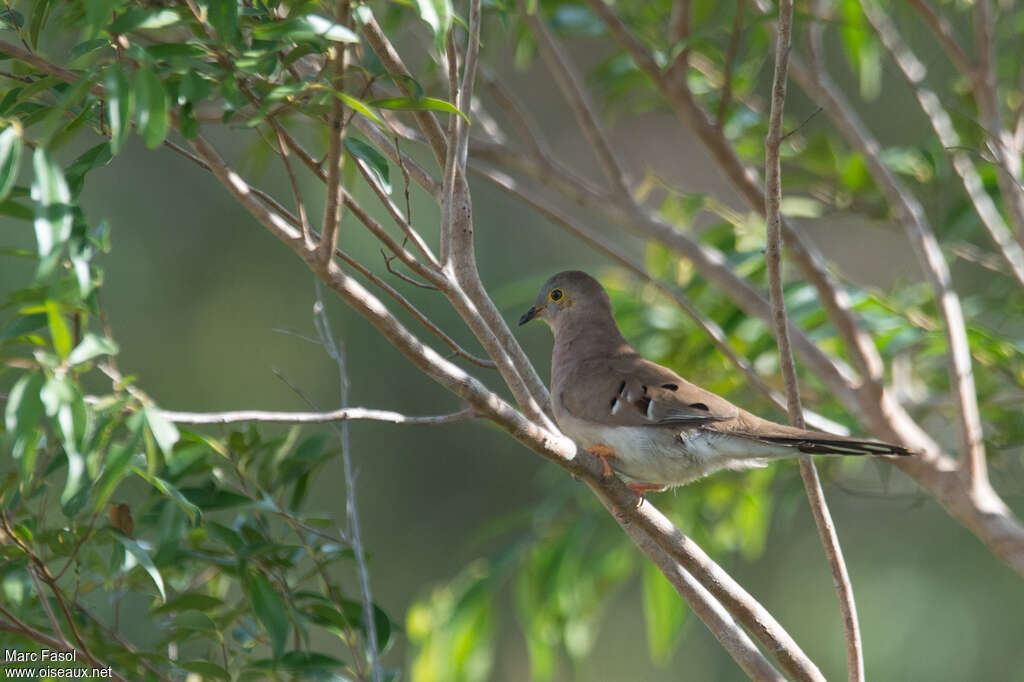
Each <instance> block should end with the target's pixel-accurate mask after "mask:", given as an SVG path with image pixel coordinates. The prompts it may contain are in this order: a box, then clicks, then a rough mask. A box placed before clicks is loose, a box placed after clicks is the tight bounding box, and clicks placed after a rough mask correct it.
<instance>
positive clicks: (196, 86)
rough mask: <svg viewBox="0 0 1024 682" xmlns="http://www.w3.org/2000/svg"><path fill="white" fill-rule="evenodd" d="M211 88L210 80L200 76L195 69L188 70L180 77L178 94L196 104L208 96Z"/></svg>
mask: <svg viewBox="0 0 1024 682" xmlns="http://www.w3.org/2000/svg"><path fill="white" fill-rule="evenodd" d="M212 90H213V88H212V87H211V86H210V81H208V80H206V79H205V78H203V77H202V76H200V75H199V73H198V72H196V71H189V72H188V73H186V74H185V76H184V78H182V79H181V86H180V87H179V88H178V94H180V95H181V96H182V97H184V98H185V100H186V101H188V102H192V103H193V104H197V103H199V102H202V101H203V100H204V99H206V98H207V97H209V96H210V92H212Z"/></svg>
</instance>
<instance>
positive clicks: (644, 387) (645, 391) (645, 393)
mask: <svg viewBox="0 0 1024 682" xmlns="http://www.w3.org/2000/svg"><path fill="white" fill-rule="evenodd" d="M640 388H642V389H644V395H647V387H646V386H641V387H640Z"/></svg>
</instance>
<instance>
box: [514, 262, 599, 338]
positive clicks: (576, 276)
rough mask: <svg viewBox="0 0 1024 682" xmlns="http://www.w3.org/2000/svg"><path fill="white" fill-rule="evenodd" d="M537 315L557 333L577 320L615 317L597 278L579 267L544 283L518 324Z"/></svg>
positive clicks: (522, 323)
mask: <svg viewBox="0 0 1024 682" xmlns="http://www.w3.org/2000/svg"><path fill="white" fill-rule="evenodd" d="M535 318H540V319H542V320H544V321H545V322H547V323H548V326H550V327H551V329H552V331H553V332H555V334H557V333H558V331H559V330H560V329H563V328H565V327H566V326H568V325H570V324H573V323H574V322H575V321H583V320H604V319H609V320H610V319H612V302H611V299H610V298H608V294H607V293H606V292H605V290H604V287H602V286H601V284H600V283H599V282H598V281H597V280H596V279H594V278H593V277H591V276H590V275H588V274H587V273H585V272H582V271H580V270H566V271H565V272H560V273H558V274H557V275H555V276H554V277H552V278H551V279H549V280H548V281H547V282H545V283H544V286H542V287H541V288H540V292H539V293H538V294H537V298H536V300H535V301H534V302H533V305H532V306H531V307H530V309H529V310H527V311H526V312H525V313H524V314H523V316H522V317H520V318H519V324H520V325H524V324H526V323H527V322H529V321H530V320H533V319H535Z"/></svg>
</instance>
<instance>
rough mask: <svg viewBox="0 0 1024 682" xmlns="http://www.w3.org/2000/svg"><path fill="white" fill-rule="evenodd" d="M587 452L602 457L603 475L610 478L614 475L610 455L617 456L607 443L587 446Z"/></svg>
mask: <svg viewBox="0 0 1024 682" xmlns="http://www.w3.org/2000/svg"><path fill="white" fill-rule="evenodd" d="M587 452H589V453H590V454H592V455H594V456H595V457H600V458H601V465H602V467H603V468H602V470H601V475H602V476H604V477H605V478H610V477H611V475H612V473H613V472H612V466H611V464H609V463H608V458H609V457H615V451H614V450H612V449H611V448H610V447H608V446H607V445H595V446H594V447H591V448H587Z"/></svg>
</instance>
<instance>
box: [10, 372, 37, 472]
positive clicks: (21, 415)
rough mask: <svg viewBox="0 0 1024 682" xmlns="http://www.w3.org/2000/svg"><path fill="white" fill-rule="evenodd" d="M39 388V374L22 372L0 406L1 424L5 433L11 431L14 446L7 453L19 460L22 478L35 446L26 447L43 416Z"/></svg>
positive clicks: (27, 469)
mask: <svg viewBox="0 0 1024 682" xmlns="http://www.w3.org/2000/svg"><path fill="white" fill-rule="evenodd" d="M42 388H43V375H42V374H41V373H39V372H32V373H31V374H23V375H22V376H21V378H20V379H18V381H17V382H16V383H15V384H14V388H12V389H11V393H10V395H9V396H7V405H6V407H5V408H4V426H5V427H6V429H7V432H8V433H11V434H14V449H13V451H12V453H11V454H12V456H13V457H14V458H15V459H21V460H22V476H23V478H25V479H26V481H27V479H28V474H29V473H30V472H31V471H32V469H33V464H34V463H35V449H34V448H31V447H27V446H29V445H31V444H32V442H33V441H34V440H35V436H34V435H33V434H35V433H36V426H37V424H38V423H39V420H40V418H41V417H42V416H43V401H42V400H40V398H39V393H40V391H41V390H42ZM26 460H31V461H26Z"/></svg>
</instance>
